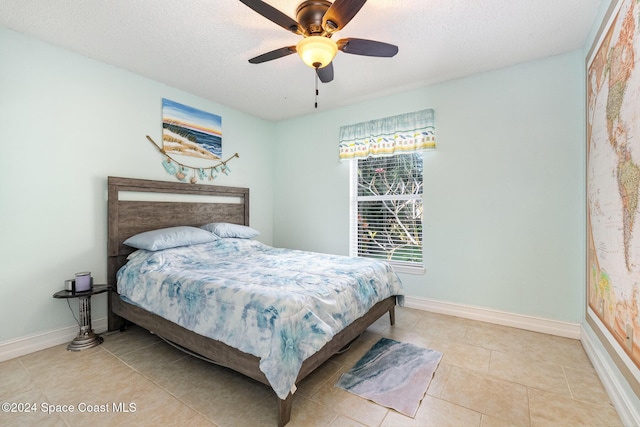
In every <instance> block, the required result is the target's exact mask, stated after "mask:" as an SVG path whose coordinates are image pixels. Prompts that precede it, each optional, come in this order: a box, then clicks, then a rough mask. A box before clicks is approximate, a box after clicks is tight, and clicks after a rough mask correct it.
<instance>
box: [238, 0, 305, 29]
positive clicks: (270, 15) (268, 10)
mask: <svg viewBox="0 0 640 427" xmlns="http://www.w3.org/2000/svg"><path fill="white" fill-rule="evenodd" d="M240 1H241V2H242V3H244V4H245V5H247V6H248V7H250V8H251V9H253V10H254V11H256V12H258V13H259V14H260V15H262V16H264V17H265V18H267V19H268V20H270V21H271V22H274V23H276V24H278V25H280V26H281V27H282V28H284V29H285V30H287V31H291V32H292V33H296V34H302V30H301V29H300V26H299V25H298V23H297V22H296V21H295V20H294V19H293V18H291V17H289V16H288V15H285V14H284V13H282V12H280V11H279V10H278V9H276V8H275V7H273V6H271V5H269V4H267V3H265V2H263V1H260V0H240Z"/></svg>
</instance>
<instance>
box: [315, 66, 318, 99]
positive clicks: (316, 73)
mask: <svg viewBox="0 0 640 427" xmlns="http://www.w3.org/2000/svg"><path fill="white" fill-rule="evenodd" d="M315 75H316V103H315V107H316V108H318V69H317V68H316V72H315Z"/></svg>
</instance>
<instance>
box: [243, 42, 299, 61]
mask: <svg viewBox="0 0 640 427" xmlns="http://www.w3.org/2000/svg"><path fill="white" fill-rule="evenodd" d="M296 52H297V50H296V47H295V46H287V47H281V48H280V49H276V50H272V51H271V52H267V53H263V54H262V55H258V56H256V57H255V58H251V59H250V60H249V62H251V63H252V64H261V63H263V62H267V61H272V60H274V59H278V58H282V57H283V56H287V55H291V54H292V53H296Z"/></svg>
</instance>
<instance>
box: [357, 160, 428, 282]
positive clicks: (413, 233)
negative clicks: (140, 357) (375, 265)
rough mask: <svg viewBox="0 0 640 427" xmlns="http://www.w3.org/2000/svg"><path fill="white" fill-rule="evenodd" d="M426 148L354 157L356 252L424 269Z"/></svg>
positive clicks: (400, 266)
mask: <svg viewBox="0 0 640 427" xmlns="http://www.w3.org/2000/svg"><path fill="white" fill-rule="evenodd" d="M422 164H423V163H422V153H421V152H414V153H411V154H396V155H393V156H385V157H368V158H360V159H353V160H351V212H350V215H351V243H350V245H351V248H350V252H351V255H352V256H360V257H369V258H378V259H385V260H387V261H389V262H390V263H391V264H392V265H393V266H394V268H395V269H396V270H397V271H406V272H421V271H423V264H422V210H423V209H422V176H423V168H422Z"/></svg>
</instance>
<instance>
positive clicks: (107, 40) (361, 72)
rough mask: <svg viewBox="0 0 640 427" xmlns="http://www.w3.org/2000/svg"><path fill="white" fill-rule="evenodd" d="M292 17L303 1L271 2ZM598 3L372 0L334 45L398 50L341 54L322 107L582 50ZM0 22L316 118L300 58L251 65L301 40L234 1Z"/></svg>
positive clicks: (167, 77) (246, 104)
mask: <svg viewBox="0 0 640 427" xmlns="http://www.w3.org/2000/svg"><path fill="white" fill-rule="evenodd" d="M266 1H267V3H269V4H271V5H272V6H274V7H276V8H278V9H280V10H281V11H282V12H284V13H286V14H287V15H289V16H291V17H292V18H294V19H295V9H296V6H297V5H298V3H299V2H300V1H299V0H266ZM600 3H601V0H473V1H472V0H446V1H444V0H369V1H368V2H367V3H366V4H365V5H364V7H363V8H362V9H361V10H360V12H359V13H358V14H357V15H356V16H355V18H354V19H353V20H352V21H351V22H350V23H349V24H348V25H347V26H346V27H345V28H344V29H343V30H342V31H339V32H338V33H336V34H335V35H334V39H336V40H337V39H340V38H345V37H358V38H366V39H373V40H379V41H384V42H387V43H392V44H395V45H397V46H398V47H399V53H398V54H397V55H396V56H395V57H393V58H370V57H363V56H356V55H347V54H345V53H343V52H338V55H337V56H336V58H335V59H334V69H335V79H334V80H333V81H332V82H330V83H326V84H322V83H321V84H320V95H319V97H318V103H319V106H318V111H324V110H328V109H331V108H335V107H339V106H344V105H349V104H352V103H355V102H360V101H363V100H366V99H368V98H372V97H378V96H380V95H388V94H392V93H397V92H401V91H404V90H408V89H412V88H416V87H420V86H424V85H427V84H433V83H438V82H443V81H447V80H451V79H455V78H459V77H464V76H467V75H471V74H475V73H478V72H483V71H487V70H491V69H497V68H502V67H505V66H509V65H513V64H517V63H521V62H525V61H529V60H533V59H539V58H544V57H548V56H552V55H557V54H561V53H565V52H570V51H573V50H576V49H580V48H582V47H583V45H584V42H585V40H586V37H587V35H588V33H589V30H590V27H591V25H592V23H593V20H594V18H595V16H596V12H597V10H598V8H599V6H600ZM0 26H3V27H6V28H9V29H12V30H15V31H18V32H21V33H24V34H28V35H31V36H34V37H36V38H39V39H42V40H44V41H47V42H49V43H52V44H55V45H58V46H62V47H64V48H67V49H69V50H72V51H75V52H78V53H80V54H82V55H85V56H87V57H90V58H94V59H96V60H98V61H102V62H105V63H108V64H112V65H115V66H117V67H120V68H123V69H126V70H129V71H132V72H134V73H137V74H140V75H142V76H145V77H149V78H151V79H154V80H156V81H159V82H162V83H165V84H167V85H170V86H173V87H176V88H180V89H182V90H185V91H188V92H190V93H193V94H195V95H198V96H201V97H203V98H206V99H209V100H212V101H215V102H217V103H220V104H224V105H227V106H229V107H232V108H235V109H237V110H241V111H245V112H247V113H250V114H253V115H256V116H258V117H262V118H264V119H267V120H282V119H286V118H289V117H295V116H299V115H303V114H309V113H312V112H313V111H314V95H315V73H314V70H313V69H311V68H309V67H307V66H306V65H304V64H303V63H302V61H301V60H300V58H299V57H298V56H297V55H289V56H287V57H284V58H280V59H277V60H274V61H270V62H266V63H263V64H257V65H253V64H249V62H248V61H247V60H248V59H249V58H252V57H254V56H257V55H259V54H262V53H265V52H268V51H271V50H274V49H276V48H280V47H283V46H290V45H295V44H296V43H297V41H298V40H299V37H300V36H296V35H295V34H292V33H289V32H287V31H286V30H284V29H282V28H281V27H279V26H277V25H276V24H274V23H272V22H270V21H268V20H266V19H265V18H263V17H261V16H260V15H258V14H257V13H255V12H254V11H253V10H251V9H249V8H248V7H247V6H245V5H244V4H242V3H241V2H240V1H237V0H181V1H175V0H135V1H132V0H109V1H104V0H2V1H0Z"/></svg>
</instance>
